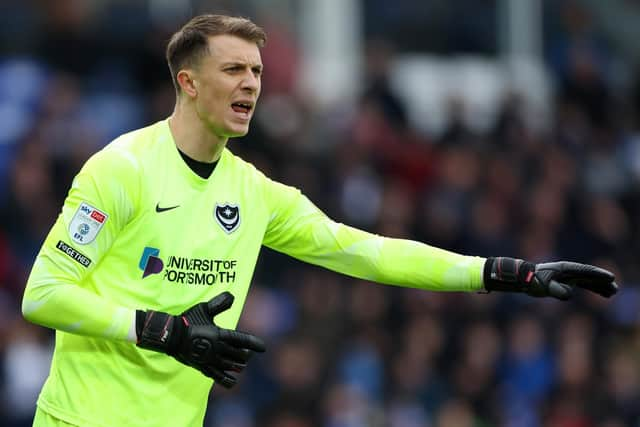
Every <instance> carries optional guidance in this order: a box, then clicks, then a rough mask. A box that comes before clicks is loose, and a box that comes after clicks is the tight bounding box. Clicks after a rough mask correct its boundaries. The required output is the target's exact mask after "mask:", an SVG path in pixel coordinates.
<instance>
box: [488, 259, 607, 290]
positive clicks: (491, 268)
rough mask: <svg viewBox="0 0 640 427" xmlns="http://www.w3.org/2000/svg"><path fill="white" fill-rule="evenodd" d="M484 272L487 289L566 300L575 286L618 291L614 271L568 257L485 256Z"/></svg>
mask: <svg viewBox="0 0 640 427" xmlns="http://www.w3.org/2000/svg"><path fill="white" fill-rule="evenodd" d="M483 276H484V287H485V289H486V290H487V291H505V292H524V293H525V294H527V295H531V296H534V297H554V298H558V299H561V300H568V299H569V298H571V293H572V291H573V288H575V287H578V288H583V289H586V290H588V291H591V292H595V293H596V294H598V295H601V296H603V297H607V298H609V297H610V296H612V295H613V294H615V293H616V292H617V291H618V285H616V283H615V282H614V280H615V277H614V275H613V273H611V272H609V271H607V270H605V269H602V268H600V267H595V266H593V265H588V264H579V263H577V262H568V261H558V262H545V263H542V264H534V263H532V262H527V261H523V260H521V259H516V258H503V257H498V258H488V259H487V261H486V263H485V265H484V274H483Z"/></svg>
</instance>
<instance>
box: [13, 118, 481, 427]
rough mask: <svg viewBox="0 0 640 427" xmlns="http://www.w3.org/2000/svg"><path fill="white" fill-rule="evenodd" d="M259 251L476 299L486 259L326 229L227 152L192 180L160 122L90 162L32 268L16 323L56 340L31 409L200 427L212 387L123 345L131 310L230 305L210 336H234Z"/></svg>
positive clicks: (294, 195)
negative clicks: (229, 300) (222, 331)
mask: <svg viewBox="0 0 640 427" xmlns="http://www.w3.org/2000/svg"><path fill="white" fill-rule="evenodd" d="M263 244H264V245H266V246H268V247H270V248H273V249H275V250H277V251H280V252H284V253H286V254H289V255H291V256H294V257H296V258H299V259H301V260H304V261H307V262H310V263H313V264H317V265H320V266H324V267H327V268H330V269H332V270H335V271H338V272H342V273H345V274H348V275H351V276H355V277H359V278H363V279H368V280H371V281H377V282H381V283H387V284H394V285H400V286H410V287H418V288H424V289H431V290H459V291H471V290H476V289H480V288H481V287H482V273H481V271H482V267H483V265H484V261H485V260H484V259H483V258H478V257H467V256H462V255H458V254H453V253H450V252H446V251H443V250H440V249H437V248H433V247H430V246H427V245H425V244H422V243H418V242H413V241H409V240H398V239H389V238H383V237H380V236H376V235H373V234H369V233H366V232H364V231H360V230H357V229H354V228H351V227H348V226H345V225H342V224H339V223H336V222H334V221H332V220H330V219H329V218H328V217H327V216H325V215H324V214H323V213H322V212H321V211H320V210H318V209H317V208H316V207H315V206H314V205H313V204H312V203H311V202H310V201H309V200H308V199H307V198H306V197H305V196H303V195H302V194H301V193H300V191H299V190H297V189H295V188H293V187H289V186H286V185H283V184H280V183H277V182H274V181H272V180H270V179H268V178H267V177H265V176H264V175H263V174H262V173H261V172H259V171H258V170H256V169H255V168H254V167H253V166H252V165H251V164H249V163H246V162H244V161H243V160H241V159H240V158H238V157H236V156H234V155H233V154H232V153H231V152H230V151H229V150H227V149H225V150H224V151H223V153H222V155H221V157H220V160H219V162H218V165H217V166H216V168H215V170H214V171H213V173H212V175H211V176H210V177H209V178H208V179H203V178H201V177H199V176H198V175H196V174H195V173H194V172H193V171H192V170H191V169H190V168H189V167H188V166H187V164H186V163H185V162H184V161H183V159H182V158H181V156H180V153H179V152H178V150H177V148H176V145H175V143H174V141H173V138H172V135H171V132H170V129H169V125H168V121H167V120H164V121H161V122H158V123H156V124H154V125H152V126H149V127H146V128H143V129H140V130H137V131H134V132H131V133H128V134H126V135H123V136H121V137H120V138H118V139H116V140H115V141H113V142H112V143H111V144H109V145H108V146H106V147H105V148H104V149H103V150H101V151H100V152H98V153H96V154H95V155H94V156H93V157H91V159H89V160H88V161H87V163H86V164H85V165H84V167H83V168H82V170H81V171H80V173H79V174H78V175H77V176H76V177H75V179H74V181H73V185H72V187H71V189H70V191H69V194H68V197H67V199H66V200H65V203H64V206H63V208H62V212H61V214H60V216H59V217H58V219H57V221H56V223H55V225H54V226H53V228H52V230H51V232H50V233H49V235H48V237H47V239H46V241H45V243H44V245H43V247H42V249H41V251H40V253H39V254H38V257H37V259H36V261H35V264H34V266H33V270H32V272H31V275H30V277H29V281H28V283H27V288H26V290H25V295H24V300H23V307H22V309H23V313H24V315H25V317H26V318H27V319H28V320H30V321H33V322H35V323H38V324H41V325H45V326H48V327H51V328H55V329H56V330H57V332H56V347H55V352H54V356H53V362H52V367H51V372H50V375H49V377H48V379H47V381H46V383H45V385H44V388H43V390H42V392H41V394H40V398H39V400H38V406H39V407H40V408H41V409H42V410H44V411H46V412H47V413H49V414H51V415H53V416H55V417H57V418H59V419H61V420H63V421H66V422H68V423H71V424H76V425H79V426H105V427H114V426H153V427H157V426H172V427H177V426H200V425H202V422H203V418H204V414H205V410H206V403H207V397H208V394H209V391H210V388H211V386H212V381H211V380H210V379H209V378H207V377H205V376H204V375H202V374H201V373H200V372H199V371H197V370H195V369H192V368H190V367H186V366H184V365H182V364H180V363H179V362H177V361H176V360H174V359H173V358H172V357H170V356H167V355H164V354H161V353H156V352H152V351H148V350H143V349H140V348H138V347H136V346H135V344H133V343H131V342H129V341H127V340H126V338H127V334H128V331H129V328H130V326H131V325H132V322H133V318H134V315H135V309H154V310H160V311H165V312H169V313H172V314H178V313H181V312H182V311H184V310H186V309H187V308H189V307H191V306H192V305H194V304H196V303H198V302H201V301H206V300H208V299H210V298H212V297H213V296H215V295H217V294H219V293H221V292H223V291H229V292H231V293H232V294H233V295H234V296H235V303H234V304H233V307H232V308H231V309H230V310H228V311H226V312H224V313H223V314H221V315H220V316H218V317H217V318H216V323H217V324H218V325H219V326H221V327H225V328H235V326H236V324H237V322H238V318H239V317H240V312H241V310H242V307H243V305H244V301H245V298H246V296H247V292H248V290H249V284H250V282H251V277H252V274H253V271H254V267H255V264H256V260H257V257H258V253H259V251H260V247H261V245H263ZM249 332H251V331H249Z"/></svg>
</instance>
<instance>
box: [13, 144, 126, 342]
mask: <svg viewBox="0 0 640 427" xmlns="http://www.w3.org/2000/svg"><path fill="white" fill-rule="evenodd" d="M133 167H134V165H133V164H132V163H131V161H130V160H128V159H127V158H125V157H122V156H121V155H119V154H118V153H117V151H116V150H114V149H110V150H103V151H101V152H99V153H97V154H96V155H94V156H93V157H92V158H91V159H90V160H89V161H88V162H87V164H85V166H84V167H83V169H82V170H81V171H80V173H79V174H78V175H77V176H76V177H75V179H74V182H73V185H72V187H71V189H70V191H69V194H68V196H67V198H66V200H65V202H64V206H63V208H62V212H61V213H60V215H59V216H58V218H57V221H56V222H55V224H54V226H53V227H52V229H51V231H50V232H49V235H48V236H47V238H46V240H45V242H44V244H43V246H42V248H41V250H40V253H39V254H38V256H37V258H36V260H35V263H34V265H33V268H32V271H31V274H30V276H29V279H28V281H27V286H26V289H25V292H24V296H23V301H22V312H23V315H24V317H25V318H26V319H27V320H29V321H31V322H33V323H37V324H40V325H43V326H47V327H50V328H53V329H59V330H62V331H65V332H71V333H74V334H80V335H88V336H94V337H104V338H108V339H117V340H125V339H127V335H128V333H129V330H130V327H131V325H132V322H133V319H134V316H135V310H134V309H132V308H128V307H123V306H121V305H118V304H116V303H114V302H112V301H110V300H109V299H107V298H105V297H102V296H100V295H98V294H97V293H96V292H95V291H94V290H93V289H90V288H88V287H87V286H85V279H86V278H87V277H88V276H89V275H90V274H91V272H92V271H93V269H94V268H95V267H96V265H98V264H99V263H100V260H101V259H102V257H103V256H104V255H105V254H106V253H107V252H108V251H109V249H110V247H111V245H112V244H113V242H114V240H115V239H116V238H117V236H118V233H119V231H120V230H121V229H122V228H123V227H124V226H125V225H126V223H127V221H129V219H130V218H131V216H132V214H133V209H134V207H133V206H134V205H133V202H132V200H133V198H132V197H131V196H132V194H131V193H132V191H135V187H136V185H135V182H133V183H131V182H128V181H127V179H131V177H132V176H135V174H134V173H132V168H133ZM132 189H133V190H132Z"/></svg>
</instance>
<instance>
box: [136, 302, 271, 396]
mask: <svg viewBox="0 0 640 427" xmlns="http://www.w3.org/2000/svg"><path fill="white" fill-rule="evenodd" d="M231 304H233V295H231V294H230V293H229V292H223V293H221V294H220V295H218V296H216V297H214V298H212V299H211V300H210V301H209V302H206V303H205V302H202V303H199V304H196V305H194V306H193V307H191V308H190V309H188V310H187V311H185V312H184V313H182V314H181V315H179V316H172V315H171V314H168V313H163V312H159V311H152V310H149V311H141V310H138V311H137V313H136V314H137V316H136V333H137V336H138V342H137V345H138V347H142V348H146V349H149V350H154V351H157V352H160V353H166V354H168V355H170V356H173V357H174V358H176V359H177V360H179V361H180V362H182V363H184V364H185V365H187V366H191V367H193V368H195V369H198V370H199V371H200V372H202V373H203V374H204V375H206V376H208V377H210V378H213V379H214V380H215V381H216V382H218V383H219V384H221V385H223V386H224V387H226V388H231V387H232V386H234V385H235V384H236V382H237V379H236V378H235V377H233V376H231V375H229V373H227V371H234V372H241V371H242V370H243V369H244V368H245V367H246V365H247V361H248V360H249V358H250V357H251V355H252V354H253V352H255V351H258V352H263V351H265V345H264V342H263V341H262V340H261V339H260V338H258V337H256V336H253V335H250V334H247V333H244V332H237V331H233V330H230V329H223V328H219V327H218V326H216V325H215V324H214V323H213V317H214V316H216V315H218V314H220V313H222V312H223V311H225V310H227V309H228V308H229V307H231Z"/></svg>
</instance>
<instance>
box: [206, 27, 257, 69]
mask: <svg viewBox="0 0 640 427" xmlns="http://www.w3.org/2000/svg"><path fill="white" fill-rule="evenodd" d="M209 52H210V55H209V58H208V59H209V60H211V61H213V62H214V63H226V62H234V63H242V64H248V65H262V60H261V58H260V48H258V45H257V44H256V43H254V42H251V41H248V40H245V39H243V38H240V37H236V36H232V35H228V34H222V35H218V36H212V37H209Z"/></svg>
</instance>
